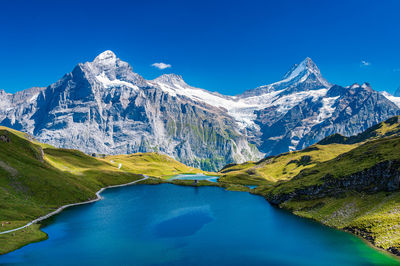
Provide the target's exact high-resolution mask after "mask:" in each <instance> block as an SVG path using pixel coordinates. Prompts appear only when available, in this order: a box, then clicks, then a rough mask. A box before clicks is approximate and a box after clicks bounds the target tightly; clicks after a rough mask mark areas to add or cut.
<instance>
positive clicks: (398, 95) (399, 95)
mask: <svg viewBox="0 0 400 266" xmlns="http://www.w3.org/2000/svg"><path fill="white" fill-rule="evenodd" d="M382 95H383V96H385V97H386V99H388V100H390V101H391V102H393V103H395V104H396V105H397V106H398V107H400V88H398V89H397V90H396V92H395V93H394V95H392V94H390V93H388V92H386V91H382Z"/></svg>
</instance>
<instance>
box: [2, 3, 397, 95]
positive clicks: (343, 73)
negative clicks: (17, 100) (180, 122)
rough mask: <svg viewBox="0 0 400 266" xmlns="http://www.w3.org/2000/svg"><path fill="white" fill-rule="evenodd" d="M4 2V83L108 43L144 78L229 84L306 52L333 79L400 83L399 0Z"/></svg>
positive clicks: (41, 77)
mask: <svg viewBox="0 0 400 266" xmlns="http://www.w3.org/2000/svg"><path fill="white" fill-rule="evenodd" d="M0 4H1V5H0V34H1V37H0V89H4V90H6V91H7V92H15V91H18V90H22V89H26V88H29V87H32V86H47V85H49V84H51V83H52V82H55V81H57V80H58V79H59V78H61V77H62V76H63V75H64V74H65V73H67V72H70V71H71V70H72V68H73V67H74V66H75V65H76V64H77V63H79V62H84V61H88V60H92V59H93V58H94V57H95V56H96V55H97V54H98V53H100V52H102V51H104V50H107V49H110V50H112V51H114V52H115V53H116V54H117V56H118V57H120V58H121V59H123V60H124V61H127V62H129V63H130V64H131V65H132V66H133V69H134V71H135V72H137V73H139V74H141V75H142V76H144V77H145V78H147V79H152V78H155V77H157V76H158V75H160V74H163V73H171V72H173V73H177V74H181V75H182V76H183V78H184V79H185V80H186V81H187V82H188V83H189V84H191V85H194V86H198V87H202V88H205V89H209V90H217V91H219V92H221V93H225V94H238V93H240V92H242V91H243V90H245V89H250V88H254V87H256V86H259V85H263V84H268V83H271V82H274V81H277V80H279V79H280V78H281V77H282V76H283V74H284V73H285V72H286V71H287V70H288V69H289V68H290V67H291V65H293V64H294V63H298V62H300V61H301V60H303V59H304V58H305V57H307V56H309V57H311V58H312V59H313V60H314V61H315V62H316V64H317V65H318V66H319V68H320V69H321V72H322V74H323V75H324V76H325V77H326V78H327V79H328V80H329V81H330V82H332V83H336V84H340V85H349V84H352V83H354V82H359V83H360V82H364V81H367V82H370V83H371V84H372V86H373V87H374V88H375V89H377V90H387V91H389V92H393V91H394V90H395V89H396V88H397V87H399V86H400V18H399V10H400V1H384V0H383V1H368V0H367V1H366V0H360V1H350V0H347V1H340V0H339V1H338V0H336V1H322V0H315V1H301V0H297V1H295V0H293V1H288V0H279V1H252V0H246V1H232V0H231V1H217V0H215V1H208V0H202V1H189V0H186V1H152V0H140V1H120V0H112V1H101V0H97V1H83V0H79V1H78V0H68V1H62V0H57V1H54V0H52V1H41V0H36V1H31V0H26V1H23V0H12V1H11V0H9V1H7V0H2V1H0ZM362 60H364V61H365V62H368V63H367V64H366V65H363V64H362V63H361V61H362ZM155 62H164V63H167V64H171V65H172V68H170V69H165V70H159V69H156V68H154V67H151V64H153V63H155Z"/></svg>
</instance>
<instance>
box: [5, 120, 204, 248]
mask: <svg viewBox="0 0 400 266" xmlns="http://www.w3.org/2000/svg"><path fill="white" fill-rule="evenodd" d="M120 164H121V167H120ZM199 172H202V171H201V170H199V169H195V168H192V167H188V166H186V165H184V164H181V163H179V162H177V161H175V160H174V159H172V158H170V157H168V156H165V155H160V154H157V153H144V154H135V155H120V156H109V157H105V158H94V157H91V156H88V155H86V154H84V153H82V152H80V151H77V150H68V149H57V148H54V147H52V146H50V145H46V144H41V143H38V142H36V141H35V140H32V139H30V137H29V136H28V135H26V134H24V133H22V132H18V131H15V130H11V129H8V128H5V127H0V232H1V231H6V230H9V229H13V228H17V227H19V226H22V225H24V224H26V223H28V222H29V221H31V220H34V219H35V218H38V217H40V216H43V215H45V214H47V213H49V212H52V211H54V210H55V209H57V208H58V207H60V206H62V205H66V204H70V203H77V202H82V201H87V200H90V199H94V198H96V195H95V194H96V192H97V191H98V190H99V189H100V188H102V187H106V186H110V185H117V184H124V183H129V182H132V181H134V180H138V179H140V178H142V176H141V174H146V175H149V176H154V177H164V176H170V175H174V174H180V173H199ZM46 237H47V236H46V235H45V234H44V233H43V232H41V231H40V230H39V226H38V225H33V226H30V227H28V228H26V229H22V230H19V231H16V232H14V233H8V234H4V235H0V254H2V253H5V252H9V251H10V250H13V249H16V248H18V247H20V246H22V245H25V244H27V243H30V242H33V241H39V240H41V239H44V238H46Z"/></svg>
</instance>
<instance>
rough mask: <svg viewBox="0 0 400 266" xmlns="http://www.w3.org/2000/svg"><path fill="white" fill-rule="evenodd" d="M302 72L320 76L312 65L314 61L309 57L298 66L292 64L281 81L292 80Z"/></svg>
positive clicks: (315, 66) (316, 68)
mask: <svg viewBox="0 0 400 266" xmlns="http://www.w3.org/2000/svg"><path fill="white" fill-rule="evenodd" d="M304 72H313V73H314V74H316V75H318V76H320V75H321V73H320V71H319V69H318V67H317V65H316V64H315V63H314V61H313V60H312V59H311V58H310V57H306V58H305V59H304V60H303V61H301V62H300V63H299V64H294V65H293V66H292V67H291V68H290V70H289V71H288V72H286V74H285V75H284V76H283V79H292V78H295V77H296V76H298V75H299V74H302V73H304Z"/></svg>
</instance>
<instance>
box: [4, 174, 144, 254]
mask: <svg viewBox="0 0 400 266" xmlns="http://www.w3.org/2000/svg"><path fill="white" fill-rule="evenodd" d="M142 176H143V178H141V179H138V180H135V181H132V182H129V183H125V184H119V185H111V186H106V187H103V188H101V189H99V190H98V191H97V192H96V198H95V199H92V200H88V201H83V202H77V203H71V204H66V205H63V206H61V207H59V208H57V209H56V210H55V211H53V212H51V213H48V214H46V215H43V216H41V217H39V218H37V219H35V220H32V221H31V222H29V223H27V224H25V225H23V226H20V227H17V228H14V229H10V230H7V231H3V232H0V235H5V234H9V233H13V232H16V231H19V230H22V229H24V228H28V227H30V226H31V225H35V224H37V223H39V222H41V221H44V220H46V219H48V218H50V217H53V216H54V215H57V214H59V213H61V212H62V211H63V210H64V209H66V208H69V207H74V206H80V205H84V204H90V203H94V202H97V201H99V200H102V199H103V197H102V196H101V195H100V194H101V193H102V192H103V191H105V190H106V189H110V188H117V187H125V186H130V185H134V184H136V183H139V182H141V181H145V180H148V179H149V178H150V177H149V176H147V175H142ZM46 239H47V234H46V238H44V239H38V240H35V241H31V242H28V243H24V244H22V245H21V246H19V247H17V248H15V249H13V250H10V251H8V252H5V253H3V254H0V256H1V255H4V254H7V253H10V252H13V251H15V250H17V249H20V248H22V247H24V246H26V245H29V244H31V243H36V242H40V241H43V240H46Z"/></svg>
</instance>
